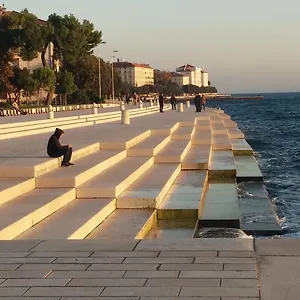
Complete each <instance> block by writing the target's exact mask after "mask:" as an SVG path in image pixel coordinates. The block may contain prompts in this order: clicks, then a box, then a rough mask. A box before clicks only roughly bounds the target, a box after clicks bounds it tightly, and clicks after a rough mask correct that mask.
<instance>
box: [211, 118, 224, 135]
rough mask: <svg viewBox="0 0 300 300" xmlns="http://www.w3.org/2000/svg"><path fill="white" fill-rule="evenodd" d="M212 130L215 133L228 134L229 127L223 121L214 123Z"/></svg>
mask: <svg viewBox="0 0 300 300" xmlns="http://www.w3.org/2000/svg"><path fill="white" fill-rule="evenodd" d="M211 132H212V134H213V135H217V134H227V128H226V127H225V126H224V124H223V121H222V120H221V123H212V124H211Z"/></svg>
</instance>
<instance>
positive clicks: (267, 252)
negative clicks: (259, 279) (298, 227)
mask: <svg viewBox="0 0 300 300" xmlns="http://www.w3.org/2000/svg"><path fill="white" fill-rule="evenodd" d="M255 251H256V253H257V255H263V256H300V240H299V239H288V238H283V239H255Z"/></svg>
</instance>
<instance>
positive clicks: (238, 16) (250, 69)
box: [2, 0, 300, 93]
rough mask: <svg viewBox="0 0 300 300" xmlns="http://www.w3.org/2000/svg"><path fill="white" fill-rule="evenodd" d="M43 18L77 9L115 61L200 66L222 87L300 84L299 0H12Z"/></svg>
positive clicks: (291, 87)
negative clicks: (115, 55)
mask: <svg viewBox="0 0 300 300" xmlns="http://www.w3.org/2000/svg"><path fill="white" fill-rule="evenodd" d="M2 2H4V3H5V4H6V7H7V8H8V9H10V10H17V11H18V10H21V9H23V8H28V9H29V10H30V11H31V12H32V13H34V14H36V15H38V16H39V17H40V18H47V16H48V15H49V14H51V13H54V12H55V13H57V14H60V15H63V14H69V13H72V14H74V15H75V16H76V17H78V18H79V19H81V20H82V19H84V18H86V19H88V20H90V21H91V22H93V23H94V25H95V27H96V29H98V30H101V31H102V34H103V40H105V41H106V42H107V45H103V46H101V56H102V57H103V58H104V59H105V60H109V59H110V56H111V51H112V50H114V49H118V50H119V51H120V52H119V57H120V58H123V59H124V60H128V61H132V62H139V63H149V64H150V65H151V66H152V67H154V68H159V69H162V70H174V69H175V67H177V66H180V65H182V64H185V63H190V64H193V65H196V66H200V67H202V68H203V69H205V70H206V71H208V72H209V78H210V80H211V81H212V83H213V84H214V85H215V86H216V87H217V88H218V90H219V92H253V93H255V92H258V93H261V92H278V91H281V92H285V91H300V1H299V0H286V1H282V0H251V1H250V0H227V1H226V0H205V1H203V0H185V1H184V0H150V1H146V0H98V1H96V0H85V1H80V0H59V1H58V0H51V1H40V0H39V1H37V0H26V1H25V0H8V1H6V2H5V1H2Z"/></svg>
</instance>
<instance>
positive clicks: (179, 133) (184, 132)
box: [171, 126, 195, 141]
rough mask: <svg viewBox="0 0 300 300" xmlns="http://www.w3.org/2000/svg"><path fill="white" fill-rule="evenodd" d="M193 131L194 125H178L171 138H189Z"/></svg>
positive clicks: (180, 139)
mask: <svg viewBox="0 0 300 300" xmlns="http://www.w3.org/2000/svg"><path fill="white" fill-rule="evenodd" d="M194 132H195V127H194V126H193V127H192V126H184V127H179V128H178V129H177V130H176V131H175V132H174V133H173V134H172V135H171V139H172V140H175V141H177V140H178V141H182V140H188V141H189V140H190V139H191V138H192V136H193V134H194Z"/></svg>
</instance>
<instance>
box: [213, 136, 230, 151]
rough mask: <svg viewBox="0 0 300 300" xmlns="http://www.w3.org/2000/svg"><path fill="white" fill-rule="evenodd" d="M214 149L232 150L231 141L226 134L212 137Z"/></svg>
mask: <svg viewBox="0 0 300 300" xmlns="http://www.w3.org/2000/svg"><path fill="white" fill-rule="evenodd" d="M212 149H213V150H232V144H231V140H230V139H229V137H228V135H227V133H226V134H217V135H215V134H213V135H212Z"/></svg>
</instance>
